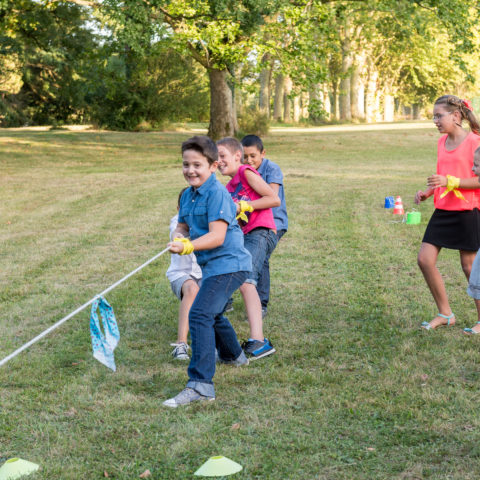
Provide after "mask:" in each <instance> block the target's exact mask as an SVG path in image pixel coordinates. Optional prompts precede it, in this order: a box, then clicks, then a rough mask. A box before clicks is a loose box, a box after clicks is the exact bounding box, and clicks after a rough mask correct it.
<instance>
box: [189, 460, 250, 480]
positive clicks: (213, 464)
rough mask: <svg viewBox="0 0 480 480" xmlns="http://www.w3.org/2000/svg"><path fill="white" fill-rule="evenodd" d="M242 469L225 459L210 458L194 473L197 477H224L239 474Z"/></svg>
mask: <svg viewBox="0 0 480 480" xmlns="http://www.w3.org/2000/svg"><path fill="white" fill-rule="evenodd" d="M242 468H243V467H242V466H241V465H239V464H238V463H236V462H234V461H233V460H230V459H229V458H227V457H222V456H218V457H210V458H209V459H208V460H207V461H206V462H205V463H204V464H203V465H202V466H201V467H200V468H199V469H198V470H197V471H196V472H195V473H194V475H198V476H199V477H225V476H227V475H233V474H234V473H237V472H239V471H240V470H241V469H242Z"/></svg>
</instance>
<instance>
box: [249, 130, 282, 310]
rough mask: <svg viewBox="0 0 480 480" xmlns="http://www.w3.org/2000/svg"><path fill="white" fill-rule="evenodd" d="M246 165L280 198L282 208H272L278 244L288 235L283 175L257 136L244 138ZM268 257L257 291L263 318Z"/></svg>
mask: <svg viewBox="0 0 480 480" xmlns="http://www.w3.org/2000/svg"><path fill="white" fill-rule="evenodd" d="M241 143H242V145H243V158H244V163H248V164H249V165H251V166H252V167H253V168H255V169H256V170H257V171H258V173H259V174H260V175H261V176H262V178H263V179H264V180H265V181H266V182H267V183H268V184H269V185H270V187H271V188H272V190H273V191H274V192H275V193H276V194H277V195H278V196H279V197H280V206H279V207H275V208H272V212H273V218H274V220H275V226H276V227H277V237H276V243H275V246H276V244H277V243H278V242H279V241H280V239H281V238H282V237H283V235H285V233H287V230H288V215H287V205H286V203H285V191H284V189H283V173H282V170H281V169H280V167H279V166H278V165H277V164H276V163H274V162H272V161H271V160H269V159H268V158H265V149H264V147H263V142H262V140H261V139H260V137H257V135H247V136H245V137H243V138H242V141H241ZM272 253H273V250H272V252H271V253H270V254H269V255H267V256H266V258H265V262H264V264H263V268H262V271H261V272H260V276H259V278H258V282H257V291H258V296H259V297H260V301H261V303H262V316H263V317H265V315H266V314H267V307H268V301H269V299H270V262H269V261H270V256H271V254H272Z"/></svg>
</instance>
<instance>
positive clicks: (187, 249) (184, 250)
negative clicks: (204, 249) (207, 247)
mask: <svg viewBox="0 0 480 480" xmlns="http://www.w3.org/2000/svg"><path fill="white" fill-rule="evenodd" d="M168 248H169V249H170V251H171V252H172V253H178V254H179V255H189V254H190V253H192V252H193V250H194V246H193V244H192V242H191V241H190V240H189V239H188V238H183V237H182V238H180V237H175V238H174V239H173V242H170V243H169V244H168Z"/></svg>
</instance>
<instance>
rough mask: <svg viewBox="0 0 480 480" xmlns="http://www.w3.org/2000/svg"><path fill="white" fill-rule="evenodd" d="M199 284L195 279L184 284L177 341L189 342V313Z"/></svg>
mask: <svg viewBox="0 0 480 480" xmlns="http://www.w3.org/2000/svg"><path fill="white" fill-rule="evenodd" d="M198 290H199V288H198V285H197V283H196V282H194V281H193V280H187V281H185V283H184V284H183V285H182V301H181V302H180V309H179V311H178V336H177V343H187V336H188V313H189V312H190V307H191V306H192V303H193V301H194V300H195V297H196V296H197V293H198Z"/></svg>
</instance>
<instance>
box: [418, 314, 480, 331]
mask: <svg viewBox="0 0 480 480" xmlns="http://www.w3.org/2000/svg"><path fill="white" fill-rule="evenodd" d="M437 317H442V318H445V319H446V320H447V324H446V325H445V324H444V323H443V324H441V325H438V326H437V327H432V326H431V325H430V323H429V322H422V325H421V327H422V328H424V329H425V330H435V329H436V328H438V327H450V320H451V319H452V318H455V314H454V313H453V312H452V314H451V315H444V314H443V313H437ZM479 323H480V322H479ZM453 325H455V324H454V323H452V325H451V326H453ZM465 330H466V329H465ZM475 333H477V332H475Z"/></svg>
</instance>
